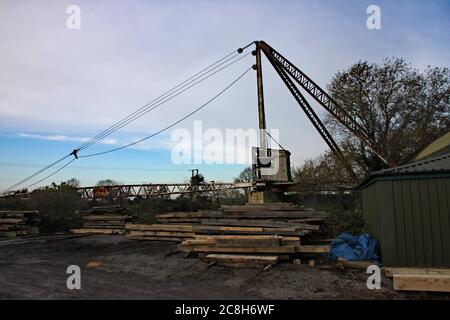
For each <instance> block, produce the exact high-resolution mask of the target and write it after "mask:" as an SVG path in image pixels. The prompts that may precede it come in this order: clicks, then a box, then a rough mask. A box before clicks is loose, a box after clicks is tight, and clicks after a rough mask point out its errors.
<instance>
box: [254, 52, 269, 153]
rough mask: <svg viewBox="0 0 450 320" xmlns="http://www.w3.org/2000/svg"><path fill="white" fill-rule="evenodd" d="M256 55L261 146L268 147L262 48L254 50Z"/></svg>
mask: <svg viewBox="0 0 450 320" xmlns="http://www.w3.org/2000/svg"><path fill="white" fill-rule="evenodd" d="M253 55H255V56H256V64H255V65H254V66H253V68H254V69H256V80H257V85H258V117H259V147H260V148H264V149H265V148H267V144H266V115H265V111H264V92H263V79H262V66H261V49H259V48H258V47H257V48H256V50H255V51H253Z"/></svg>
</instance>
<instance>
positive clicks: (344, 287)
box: [0, 236, 449, 299]
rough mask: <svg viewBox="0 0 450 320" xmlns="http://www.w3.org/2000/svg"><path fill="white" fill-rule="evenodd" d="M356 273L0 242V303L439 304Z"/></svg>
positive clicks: (141, 244) (101, 246) (161, 246)
mask: <svg viewBox="0 0 450 320" xmlns="http://www.w3.org/2000/svg"><path fill="white" fill-rule="evenodd" d="M69 265H78V266H80V268H81V290H69V289H67V286H66V280H67V277H68V275H67V274H66V268H67V266H69ZM366 279H367V275H366V274H365V273H364V271H348V270H339V269H338V268H336V267H333V266H331V265H330V266H320V267H309V266H307V265H293V264H291V263H280V264H278V265H276V266H274V267H272V268H271V269H268V270H266V271H264V270H258V269H242V268H227V267H221V266H212V267H210V268H208V267H207V264H206V263H204V262H202V261H200V260H199V259H197V258H184V256H183V254H182V253H179V252H177V250H176V244H175V243H169V242H159V241H135V240H128V239H126V238H124V237H121V236H87V237H79V238H69V239H53V240H49V241H41V242H33V243H17V244H11V243H9V244H6V242H3V243H2V241H0V284H1V285H0V299H436V298H437V299H442V298H448V297H449V296H448V295H443V294H427V293H421V292H417V293H412V292H405V293H401V292H397V291H394V290H393V289H392V282H391V279H387V278H383V280H382V288H381V290H368V289H367V287H366Z"/></svg>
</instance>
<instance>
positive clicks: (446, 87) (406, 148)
mask: <svg viewBox="0 0 450 320" xmlns="http://www.w3.org/2000/svg"><path fill="white" fill-rule="evenodd" d="M328 89H329V91H330V93H331V95H332V97H333V98H334V99H335V100H336V101H337V102H338V103H339V104H340V105H341V106H342V107H343V108H345V109H346V110H347V112H349V114H350V115H352V116H353V117H354V118H355V119H356V120H357V121H358V122H359V123H360V124H361V125H362V126H363V127H364V128H365V129H366V130H367V132H368V134H369V136H370V138H371V139H372V140H373V141H374V142H375V144H376V145H377V146H378V147H379V149H380V150H383V152H384V154H383V155H384V156H385V157H386V158H387V159H390V160H391V161H392V162H393V163H394V164H401V163H404V162H405V161H408V160H409V159H411V158H412V156H413V155H414V154H415V153H417V152H418V151H420V150H421V149H423V148H424V147H425V146H426V145H428V144H429V143H431V142H432V141H433V140H435V139H436V138H438V137H439V136H441V135H443V134H445V133H446V132H448V131H449V129H450V72H449V69H447V68H431V67H428V68H427V69H426V70H425V71H423V72H420V71H419V70H416V69H413V68H412V67H411V66H410V65H409V64H407V63H406V62H405V61H404V60H403V59H398V58H397V59H395V58H392V59H385V60H384V61H383V63H382V64H375V63H368V62H366V61H365V62H358V63H356V64H354V65H352V66H351V67H350V68H349V69H348V70H345V71H342V72H338V73H336V75H335V76H334V78H333V79H332V81H331V83H330V85H329V86H328ZM325 123H326V125H327V127H328V128H329V130H330V131H331V132H332V133H333V134H334V135H335V136H336V137H337V139H338V141H339V143H340V145H341V147H342V149H343V151H344V153H345V154H346V156H347V157H349V158H350V159H351V160H352V161H353V163H354V164H355V166H357V168H356V169H357V170H356V171H359V172H360V173H362V174H363V175H366V174H368V173H370V172H371V171H373V170H378V169H380V168H381V167H382V163H381V161H380V160H379V159H378V158H377V157H376V156H375V155H373V154H372V153H371V152H370V151H369V150H368V149H367V148H366V147H365V145H364V144H363V143H361V142H360V141H359V140H358V139H357V138H355V137H354V136H353V135H352V134H351V133H350V132H348V131H347V130H346V129H345V128H344V127H343V126H342V125H341V124H340V123H338V122H337V121H336V120H335V119H334V118H333V117H332V116H329V115H328V116H327V118H326V121H325Z"/></svg>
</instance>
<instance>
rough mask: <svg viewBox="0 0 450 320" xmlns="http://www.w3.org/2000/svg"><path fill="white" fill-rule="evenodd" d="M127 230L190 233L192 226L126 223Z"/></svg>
mask: <svg viewBox="0 0 450 320" xmlns="http://www.w3.org/2000/svg"><path fill="white" fill-rule="evenodd" d="M125 229H127V230H140V231H180V232H192V225H175V224H172V225H167V224H134V223H127V224H126V225H125Z"/></svg>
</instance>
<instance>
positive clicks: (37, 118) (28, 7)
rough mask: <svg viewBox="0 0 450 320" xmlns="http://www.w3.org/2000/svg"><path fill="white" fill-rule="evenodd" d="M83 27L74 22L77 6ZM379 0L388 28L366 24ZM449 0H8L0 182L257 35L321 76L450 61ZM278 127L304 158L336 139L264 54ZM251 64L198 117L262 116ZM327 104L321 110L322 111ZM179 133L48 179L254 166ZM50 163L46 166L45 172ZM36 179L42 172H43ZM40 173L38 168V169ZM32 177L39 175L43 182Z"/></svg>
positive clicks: (210, 122)
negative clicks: (195, 145)
mask: <svg viewBox="0 0 450 320" xmlns="http://www.w3.org/2000/svg"><path fill="white" fill-rule="evenodd" d="M71 4H75V5H78V6H79V7H80V9H81V29H80V30H69V29H67V27H66V19H67V18H68V16H69V15H68V14H67V13H66V9H67V7H68V6H69V5H71ZM370 4H376V5H379V6H380V8H381V26H382V29H381V30H369V29H368V28H367V27H366V19H367V17H368V14H367V13H366V8H367V6H368V5H370ZM449 13H450V2H449V1H414V0H409V1H400V0H399V1H375V0H373V1H363V0H354V1H343V0H342V1H337V0H336V1H300V0H299V1H78V0H76V1H20V2H19V1H12V0H2V1H1V2H0V39H1V41H0V63H1V69H0V70H1V72H0V150H1V157H0V189H3V188H5V187H7V186H9V185H11V184H13V183H14V182H16V181H18V180H20V179H22V178H23V177H25V176H27V175H28V174H30V173H33V172H34V171H36V170H38V169H39V168H40V167H41V166H45V165H47V164H48V163H50V162H52V161H53V160H55V159H57V158H59V157H61V156H62V155H64V154H67V153H68V152H70V151H71V150H72V149H73V148H75V147H76V146H77V145H79V144H81V143H82V142H83V141H85V140H86V139H87V138H89V137H92V136H94V135H95V134H96V133H98V132H99V131H101V130H102V129H105V128H106V127H108V126H109V125H111V124H113V123H114V122H115V121H117V120H119V119H121V118H122V117H124V116H126V115H127V114H129V113H130V112H132V111H134V110H135V109H137V107H139V106H141V105H143V104H144V103H146V102H148V101H149V100H151V99H152V98H154V97H156V96H158V95H159V94H161V93H162V92H164V91H165V90H167V89H169V88H171V87H172V86H174V85H176V84H178V83H179V82H181V81H182V80H184V79H185V78H187V77H189V76H190V75H192V74H194V73H196V72H197V71H198V70H199V69H201V68H202V67H204V66H206V65H208V64H209V63H211V62H213V61H215V60H217V59H219V58H221V57H222V56H224V55H225V54H226V53H228V52H230V51H232V50H234V49H236V48H238V47H240V46H242V45H245V44H247V43H249V42H251V41H253V40H259V39H261V40H265V41H267V42H268V43H269V44H271V45H272V46H273V47H274V48H276V49H277V50H278V51H280V52H281V53H282V54H284V55H285V56H286V57H287V58H289V59H290V60H291V61H292V62H294V63H295V64H296V65H297V66H299V67H300V68H301V69H302V70H303V71H305V72H306V73H307V74H308V75H309V76H310V77H312V78H313V79H314V80H315V81H316V82H317V83H318V84H319V85H321V86H322V87H326V85H327V83H329V81H330V79H331V78H332V76H333V74H334V73H335V72H337V71H339V70H343V69H346V68H348V67H349V66H350V65H351V64H352V63H355V62H357V61H359V60H368V61H373V62H380V61H381V60H382V59H383V58H384V57H392V56H395V57H404V58H405V59H406V60H407V61H408V62H410V63H411V64H412V65H413V66H414V67H416V68H419V69H423V68H425V67H426V66H427V65H432V66H440V67H448V66H449V61H450V59H449V58H450V57H449V56H450V50H449V49H450V45H449V40H450V37H449V36H450V35H449V30H450V28H449V27H450V25H449V19H448V15H449ZM252 64H253V57H252V56H248V57H247V58H245V59H243V60H242V61H241V62H239V63H237V64H236V65H234V66H233V67H231V68H230V69H227V70H226V71H224V72H223V73H220V74H218V75H217V76H215V77H213V78H212V79H211V80H210V81H208V82H206V83H204V84H202V85H200V86H198V87H196V88H195V89H194V90H192V91H189V92H187V93H186V94H184V95H183V96H180V97H178V98H176V99H174V100H173V101H171V102H170V103H168V104H166V105H164V107H162V108H160V109H158V110H156V111H155V112H152V113H151V114H148V115H147V116H145V117H142V118H141V119H140V120H139V121H136V122H133V123H132V124H130V125H129V126H127V127H125V128H123V129H122V130H120V131H119V132H117V133H116V134H114V135H112V136H110V137H108V140H105V141H103V142H102V143H99V144H98V145H95V146H93V147H92V148H90V149H89V151H92V152H95V151H101V150H106V149H108V148H111V147H117V146H120V145H121V144H124V143H129V142H131V141H133V140H136V139H139V138H140V137H143V136H145V135H148V134H150V133H152V132H155V131H157V130H159V129H161V128H162V127H164V126H166V125H168V124H170V123H171V122H173V121H174V120H176V116H179V115H184V114H186V113H188V112H190V111H192V110H193V109H195V108H196V107H198V106H199V105H201V104H202V103H204V102H205V101H207V100H208V99H209V98H211V97H212V96H213V95H214V94H216V93H217V92H218V91H220V90H221V89H223V87H224V86H226V85H227V84H228V83H229V82H230V81H232V80H233V79H234V78H236V77H237V75H239V74H240V73H242V72H243V71H244V70H245V69H246V68H247V67H249V66H251V65H252ZM263 68H264V81H265V100H266V116H267V125H268V127H269V128H275V129H280V142H281V144H282V145H283V146H284V147H285V148H287V149H289V150H291V152H292V157H293V159H292V160H293V161H292V162H293V163H294V164H301V163H302V161H304V160H305V159H307V158H312V157H315V156H317V155H319V154H320V153H322V152H323V151H324V150H326V145H325V143H323V142H322V141H321V139H320V137H319V135H318V134H317V133H316V132H315V131H314V128H313V127H312V125H311V124H310V123H309V122H308V121H307V120H306V118H305V116H304V115H303V114H302V113H301V112H300V111H299V109H298V106H296V104H295V101H294V100H293V98H292V97H290V96H289V94H288V91H287V89H286V88H284V87H283V85H282V83H281V81H280V80H279V79H277V77H276V74H275V73H274V72H273V71H272V70H271V69H270V68H269V66H268V65H267V63H265V62H264V61H263ZM255 88H256V81H255V75H254V73H252V72H250V73H249V74H247V75H246V76H245V77H244V78H243V79H242V80H240V81H239V83H238V84H237V85H236V86H235V87H233V88H231V89H230V90H229V91H227V92H226V93H225V94H224V95H223V96H221V97H220V98H218V99H217V100H216V101H214V102H213V103H212V104H211V105H209V106H208V107H207V108H206V109H204V110H202V111H201V112H199V113H198V114H196V115H195V116H194V117H192V118H189V119H188V120H186V121H185V122H183V123H181V124H179V125H178V126H176V127H175V128H174V129H176V128H186V129H188V130H192V124H193V122H194V121H195V120H201V121H203V127H204V128H205V129H207V128H217V129H219V130H221V131H224V130H225V129H230V128H231V129H233V128H244V129H248V128H256V127H257V105H256V89H255ZM318 111H319V113H320V114H323V113H322V112H321V110H318ZM170 137H171V131H170V130H169V131H168V132H166V133H164V134H162V135H161V136H158V137H155V138H154V139H150V140H148V141H146V142H145V143H144V144H143V145H140V146H137V147H135V148H131V149H125V150H121V151H118V152H114V153H110V154H107V155H103V156H99V157H95V158H89V159H79V160H77V161H75V162H74V163H73V164H72V165H71V166H70V167H68V168H66V169H65V170H62V171H61V172H60V173H58V174H57V175H55V176H54V177H52V179H50V181H44V182H43V184H45V183H50V182H51V181H61V180H67V179H69V178H72V177H76V178H78V179H80V180H81V182H82V184H83V185H91V184H94V183H95V182H96V181H98V180H100V179H103V178H111V179H115V180H118V181H121V182H124V183H141V182H183V181H185V180H187V179H188V178H189V175H190V173H189V171H188V169H191V168H199V169H200V171H201V172H202V173H203V174H204V175H205V176H206V178H207V180H216V181H219V180H221V181H230V180H232V178H233V177H236V176H237V175H238V174H239V172H240V170H241V169H242V168H243V167H245V166H244V165H242V164H240V165H239V164H235V165H222V164H220V165H207V164H195V165H182V166H179V165H175V164H173V163H172V161H171V157H170V155H171V148H172V147H173V142H171V139H170ZM44 176H45V175H42V176H40V177H44ZM40 177H39V178H40ZM37 180H39V179H38V178H37ZM35 181H36V180H35Z"/></svg>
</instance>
